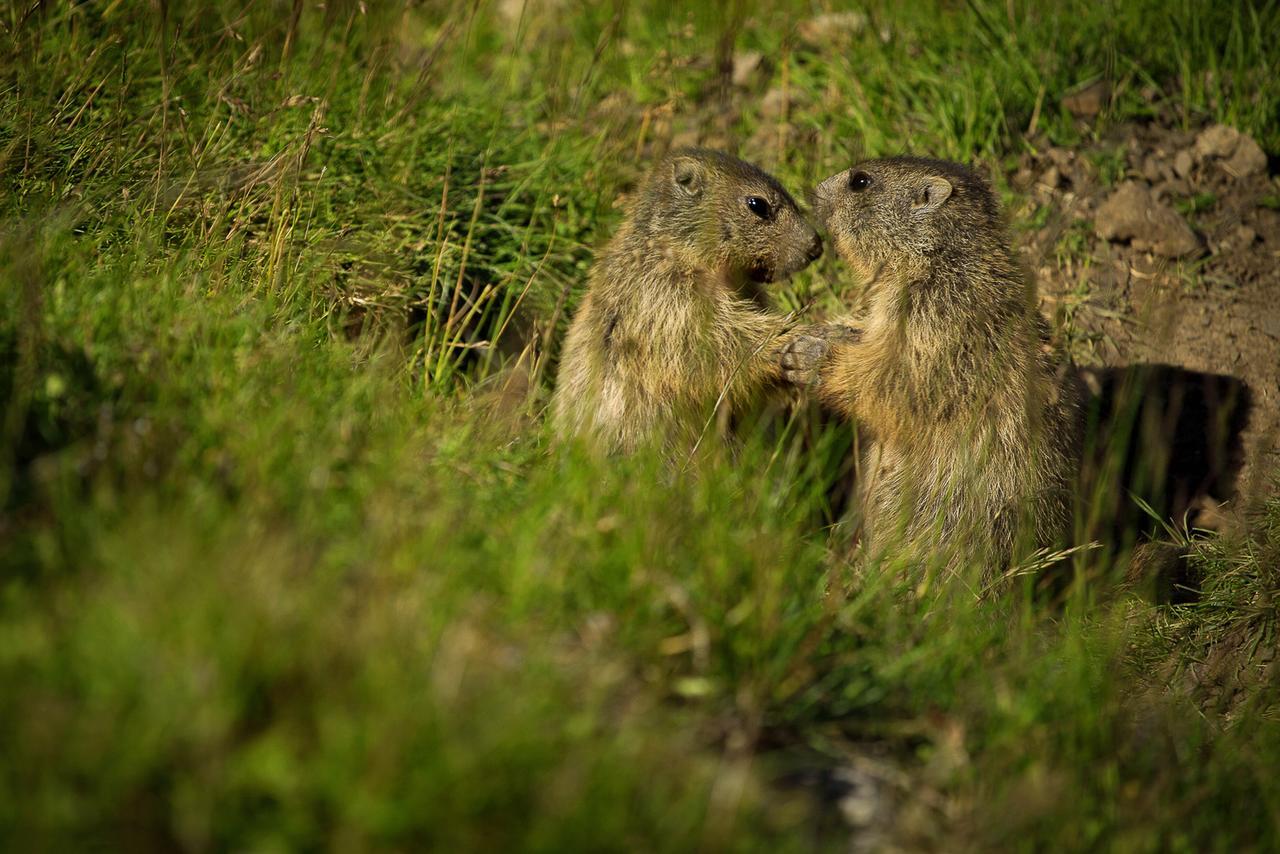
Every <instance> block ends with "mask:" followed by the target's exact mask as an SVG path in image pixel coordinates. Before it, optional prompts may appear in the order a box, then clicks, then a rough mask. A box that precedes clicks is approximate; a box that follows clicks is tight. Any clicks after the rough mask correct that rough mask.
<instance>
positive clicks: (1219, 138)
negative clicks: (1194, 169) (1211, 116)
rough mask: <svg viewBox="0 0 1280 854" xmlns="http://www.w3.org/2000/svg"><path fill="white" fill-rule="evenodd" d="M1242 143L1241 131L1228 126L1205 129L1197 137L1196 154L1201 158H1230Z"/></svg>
mask: <svg viewBox="0 0 1280 854" xmlns="http://www.w3.org/2000/svg"><path fill="white" fill-rule="evenodd" d="M1239 141H1240V131H1238V130H1236V129H1235V128H1233V127H1229V126H1227V125H1214V126H1212V127H1208V128H1205V129H1204V130H1203V131H1201V132H1200V135H1199V136H1198V137H1196V154H1198V155H1200V156H1201V157H1230V156H1231V155H1232V154H1233V153H1235V150H1236V143H1238V142H1239Z"/></svg>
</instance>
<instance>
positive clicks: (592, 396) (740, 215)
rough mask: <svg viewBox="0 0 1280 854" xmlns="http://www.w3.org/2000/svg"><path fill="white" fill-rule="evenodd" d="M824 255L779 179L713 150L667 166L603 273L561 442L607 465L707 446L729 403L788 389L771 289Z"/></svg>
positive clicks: (565, 383) (574, 361) (575, 331)
mask: <svg viewBox="0 0 1280 854" xmlns="http://www.w3.org/2000/svg"><path fill="white" fill-rule="evenodd" d="M821 254H822V242H821V240H820V238H819V237H818V235H817V232H815V231H814V229H813V227H812V226H810V225H809V223H808V222H806V221H805V219H804V217H803V216H802V215H801V213H800V211H799V209H798V208H797V206H796V203H795V201H794V200H793V199H792V198H791V196H790V194H788V193H787V191H786V190H785V189H783V188H782V186H781V185H780V184H779V183H778V182H777V180H775V179H774V178H773V177H772V176H770V175H769V174H767V173H765V172H763V171H761V170H760V169H757V168H756V167H754V166H752V165H751V164H749V163H745V162H743V161H741V160H738V159H737V158H734V157H731V156H729V155H727V154H723V153H721V152H716V151H707V150H703V149H683V150H680V151H676V152H674V153H672V154H670V155H669V156H667V157H666V158H664V159H663V160H662V161H661V162H660V163H658V165H657V166H656V167H655V168H654V169H653V171H652V172H651V173H650V175H649V176H648V178H647V179H646V180H645V181H644V183H643V184H642V186H641V187H640V188H639V189H638V190H637V191H636V194H635V197H634V199H633V201H632V203H631V205H630V207H629V209H628V213H627V218H626V220H625V221H624V223H623V224H622V227H621V228H620V229H619V230H618V233H617V234H616V235H615V236H614V237H613V239H612V240H611V241H610V242H609V244H608V246H606V247H605V248H604V250H603V251H601V253H600V255H599V257H598V258H597V260H596V263H595V265H594V266H593V267H592V270H591V277H590V282H589V284H588V290H587V294H586V297H585V298H584V300H583V302H582V305H581V307H580V308H579V309H578V312H577V314H576V315H575V317H574V319H573V323H572V325H571V326H570V329H569V334H568V336H567V338H566V339H565V346H564V351H563V354H562V356H561V362H560V373H559V377H558V379H557V385H556V391H555V396H554V399H553V401H552V423H553V427H554V429H555V431H556V433H557V435H558V436H559V437H560V438H562V439H567V438H571V437H579V438H582V439H585V440H586V441H588V442H589V443H590V444H592V445H593V446H595V447H596V448H598V449H600V450H603V451H606V452H629V451H632V450H634V449H635V448H637V447H638V446H639V445H641V444H643V443H645V442H649V441H653V442H657V443H660V444H663V445H665V446H666V447H667V449H668V450H669V451H672V452H676V451H679V450H681V449H683V450H686V451H687V450H689V449H691V448H692V447H694V445H695V444H696V443H697V441H698V438H699V437H700V435H701V433H702V431H703V430H704V429H705V428H706V426H707V424H708V422H709V419H710V418H711V417H712V414H713V411H714V409H715V407H716V405H717V403H718V402H721V401H727V402H728V403H729V404H730V405H732V404H733V403H734V402H735V401H739V400H741V398H742V397H743V396H744V395H746V394H748V393H750V392H751V391H752V390H753V389H756V388H758V387H760V386H762V385H764V384H765V383H766V382H768V381H769V380H771V379H773V378H775V377H776V376H777V373H778V369H777V353H778V348H779V346H780V342H779V340H778V339H779V335H780V334H781V332H782V328H783V319H782V318H781V317H780V316H778V315H776V314H773V313H770V312H769V311H768V310H767V308H766V305H765V302H764V295H763V293H762V290H761V286H762V285H764V284H766V283H768V282H772V281H775V280H778V279H783V278H786V277H787V276H789V275H791V274H792V273H794V272H795V271H797V270H799V269H801V268H803V267H804V266H806V265H807V264H809V263H810V262H811V261H813V260H814V259H816V258H817V257H818V256H819V255H821Z"/></svg>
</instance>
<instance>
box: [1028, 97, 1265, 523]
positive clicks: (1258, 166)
mask: <svg viewBox="0 0 1280 854" xmlns="http://www.w3.org/2000/svg"><path fill="white" fill-rule="evenodd" d="M1269 167H1270V168H1272V169H1274V163H1273V162H1272V163H1269V161H1268V158H1267V155H1266V154H1265V153H1264V152H1263V150H1262V149H1261V147H1259V145H1258V144H1257V143H1256V142H1255V141H1254V140H1253V139H1252V138H1250V137H1249V136H1247V135H1246V134H1243V133H1240V132H1239V131H1238V130H1236V129H1235V128H1231V127H1227V126H1224V125H1213V126H1207V127H1202V128H1199V129H1197V130H1194V131H1186V130H1182V129H1180V128H1179V127H1177V126H1176V125H1175V123H1174V122H1173V121H1172V120H1159V119H1157V120H1155V121H1152V122H1150V123H1147V124H1123V125H1117V126H1115V127H1113V128H1112V129H1110V130H1109V131H1108V132H1106V133H1105V134H1104V135H1102V136H1101V138H1099V139H1098V141H1096V142H1093V143H1090V144H1086V145H1085V146H1083V147H1081V148H1078V149H1065V148H1057V147H1052V146H1047V145H1046V146H1043V147H1040V148H1038V149H1033V153H1028V154H1025V155H1024V156H1023V157H1022V158H1021V161H1020V163H1019V164H1018V166H1017V168H1016V169H1015V170H1014V171H1013V173H1012V174H1011V175H1010V180H1011V183H1012V184H1013V185H1014V187H1015V188H1016V189H1018V190H1021V191H1023V192H1025V193H1027V195H1028V197H1029V200H1028V205H1027V208H1026V209H1024V210H1021V211H1018V212H1016V213H1015V215H1014V218H1013V219H1014V222H1015V223H1030V227H1029V228H1027V229H1025V230H1024V231H1023V232H1022V235H1021V239H1020V241H1019V247H1018V248H1019V251H1020V252H1021V253H1022V256H1023V259H1024V262H1025V263H1026V264H1027V265H1028V267H1029V268H1030V269H1031V270H1032V271H1033V273H1034V275H1035V278H1036V279H1037V282H1038V284H1039V287H1040V292H1041V296H1042V299H1043V301H1044V307H1045V310H1046V311H1047V312H1048V313H1050V314H1056V315H1057V316H1058V319H1059V320H1060V321H1061V322H1062V324H1063V326H1064V329H1065V331H1066V335H1067V337H1068V340H1069V343H1070V345H1071V349H1072V352H1073V355H1074V356H1075V357H1076V360H1077V362H1079V363H1080V364H1082V365H1085V366H1093V367H1096V368H1101V369H1117V368H1125V367H1128V366H1134V365H1159V366H1168V367H1172V368H1175V369H1178V370H1179V371H1180V372H1181V373H1182V374H1187V373H1191V374H1197V375H1202V376H1205V377H1209V378H1222V377H1230V378H1234V379H1235V380H1237V381H1238V382H1239V384H1240V385H1241V386H1242V387H1243V388H1245V389H1247V393H1248V402H1249V410H1250V411H1249V413H1248V418H1247V421H1246V426H1245V427H1244V429H1243V432H1242V433H1241V435H1240V436H1239V440H1240V445H1241V448H1242V452H1243V461H1242V462H1243V465H1242V466H1241V468H1240V470H1239V474H1238V476H1237V477H1235V478H1234V480H1235V488H1234V489H1233V490H1230V492H1234V493H1235V496H1234V497H1235V498H1236V499H1237V500H1236V501H1235V502H1234V503H1235V504H1236V505H1237V506H1243V505H1246V504H1248V503H1249V501H1250V500H1252V499H1253V498H1255V497H1257V496H1258V495H1259V494H1260V493H1261V492H1262V491H1264V490H1265V489H1266V487H1267V480H1268V478H1269V477H1270V476H1271V474H1272V473H1274V472H1276V471H1277V469H1278V468H1280V450H1278V441H1277V439H1278V437H1280V273H1278V272H1277V270H1278V268H1280V182H1277V180H1276V178H1275V177H1274V176H1272V175H1270V174H1269V171H1268V169H1269ZM1161 375H1163V374H1151V376H1161ZM1213 498H1216V499H1217V500H1224V499H1231V498H1233V496H1232V495H1229V494H1228V495H1216V496H1213ZM1200 521H1201V522H1202V523H1203V522H1204V521H1206V520H1204V519H1202V520H1200Z"/></svg>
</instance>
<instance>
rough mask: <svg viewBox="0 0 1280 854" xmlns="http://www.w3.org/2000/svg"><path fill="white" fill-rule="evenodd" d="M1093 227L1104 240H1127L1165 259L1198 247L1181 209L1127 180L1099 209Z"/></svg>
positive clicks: (1134, 245)
mask: <svg viewBox="0 0 1280 854" xmlns="http://www.w3.org/2000/svg"><path fill="white" fill-rule="evenodd" d="M1094 229H1095V230H1096V231H1097V234H1098V236H1099V237H1101V238H1102V239H1103V240H1112V241H1123V240H1128V241H1129V242H1130V243H1131V244H1132V245H1133V247H1134V248H1135V249H1140V250H1149V251H1151V252H1154V253H1155V254H1157V255H1162V256H1164V257H1166V258H1178V257H1181V256H1183V255H1189V254H1191V253H1192V252H1195V251H1197V250H1199V248H1200V241H1199V239H1198V238H1197V237H1196V234H1195V232H1194V231H1192V230H1191V227H1190V226H1188V225H1187V223H1186V221H1185V220H1183V218H1182V217H1181V216H1179V215H1178V212H1177V211H1175V210H1174V209H1173V208H1171V207H1169V206H1168V205H1165V204H1161V203H1160V202H1157V201H1156V200H1155V199H1154V198H1153V197H1152V195H1151V191H1150V190H1149V189H1147V187H1145V186H1144V185H1142V184H1139V183H1138V182H1136V181H1126V182H1124V183H1123V184H1121V185H1120V186H1119V187H1118V188H1117V189H1116V191H1115V192H1114V193H1112V194H1111V195H1110V196H1109V197H1108V198H1107V200H1106V201H1105V202H1103V204H1102V205H1101V207H1099V208H1098V212H1097V214H1096V215H1095V217H1094Z"/></svg>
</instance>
